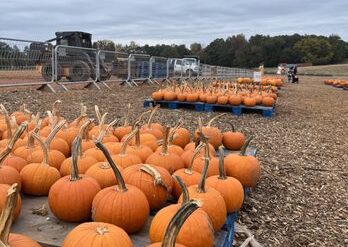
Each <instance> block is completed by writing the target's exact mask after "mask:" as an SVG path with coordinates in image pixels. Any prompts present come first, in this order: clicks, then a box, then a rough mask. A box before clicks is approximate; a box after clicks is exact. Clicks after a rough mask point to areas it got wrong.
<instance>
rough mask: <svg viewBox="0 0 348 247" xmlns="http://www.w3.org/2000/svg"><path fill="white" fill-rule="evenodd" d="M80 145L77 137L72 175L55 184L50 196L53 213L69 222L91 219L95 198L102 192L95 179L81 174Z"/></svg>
mask: <svg viewBox="0 0 348 247" xmlns="http://www.w3.org/2000/svg"><path fill="white" fill-rule="evenodd" d="M80 143H81V142H80V137H79V136H77V137H76V138H75V141H74V143H73V149H72V168H71V175H70V176H65V177H62V178H60V179H59V180H58V181H57V182H55V183H54V184H53V185H52V187H51V189H50V191H49V194H48V204H49V207H50V209H51V211H52V213H53V214H54V215H55V216H56V217H57V218H58V219H60V220H63V221H67V222H81V221H85V220H88V219H89V218H90V217H91V208H92V201H93V198H94V197H95V195H96V194H97V193H98V192H99V191H100V186H99V184H98V182H97V181H96V180H95V179H94V178H91V177H89V176H86V175H80V174H79V171H78V166H77V160H78V151H79V149H80Z"/></svg>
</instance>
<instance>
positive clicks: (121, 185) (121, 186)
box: [94, 139, 128, 192]
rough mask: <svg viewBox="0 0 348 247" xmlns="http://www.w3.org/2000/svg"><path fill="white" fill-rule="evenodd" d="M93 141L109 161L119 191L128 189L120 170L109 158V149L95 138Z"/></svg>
mask: <svg viewBox="0 0 348 247" xmlns="http://www.w3.org/2000/svg"><path fill="white" fill-rule="evenodd" d="M94 143H95V145H96V146H97V147H98V148H99V149H100V150H101V151H102V152H103V154H104V156H105V158H106V160H107V161H108V162H109V165H110V166H111V169H112V170H113V172H114V174H115V177H116V179H117V182H118V187H119V189H120V191H122V192H125V191H127V190H128V189H127V187H126V184H125V182H124V179H123V177H122V175H121V172H120V170H119V169H118V168H117V166H116V164H115V162H114V161H113V159H112V158H111V155H110V153H109V151H108V150H107V148H106V147H105V146H104V145H103V144H102V143H101V142H100V141H99V140H97V139H95V140H94Z"/></svg>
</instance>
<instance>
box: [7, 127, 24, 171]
mask: <svg viewBox="0 0 348 247" xmlns="http://www.w3.org/2000/svg"><path fill="white" fill-rule="evenodd" d="M27 126H28V123H27V122H23V123H22V124H21V125H20V126H19V127H18V128H17V129H16V132H15V133H14V135H13V137H12V139H11V140H9V141H8V142H7V147H6V148H5V149H4V150H3V151H2V152H1V153H0V168H1V165H2V163H3V162H4V160H5V159H6V157H7V156H8V155H9V154H10V153H11V151H12V149H13V146H14V144H15V143H16V141H17V140H18V139H19V137H20V136H21V135H22V134H23V132H24V131H25V130H26V128H27Z"/></svg>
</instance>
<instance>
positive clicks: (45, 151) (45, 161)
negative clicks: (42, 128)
mask: <svg viewBox="0 0 348 247" xmlns="http://www.w3.org/2000/svg"><path fill="white" fill-rule="evenodd" d="M32 136H33V138H35V139H36V140H37V141H38V142H39V144H40V146H41V148H42V152H43V160H42V163H43V164H48V150H49V149H48V147H47V144H46V142H44V141H43V140H42V139H41V137H40V136H39V135H38V134H36V133H32Z"/></svg>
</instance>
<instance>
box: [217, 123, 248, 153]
mask: <svg viewBox="0 0 348 247" xmlns="http://www.w3.org/2000/svg"><path fill="white" fill-rule="evenodd" d="M229 125H230V126H231V131H227V132H224V133H223V134H222V144H223V145H224V147H225V148H227V149H229V150H240V149H241V148H242V146H243V144H244V143H245V135H244V134H243V133H241V132H236V131H235V128H234V126H233V124H232V123H229Z"/></svg>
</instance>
